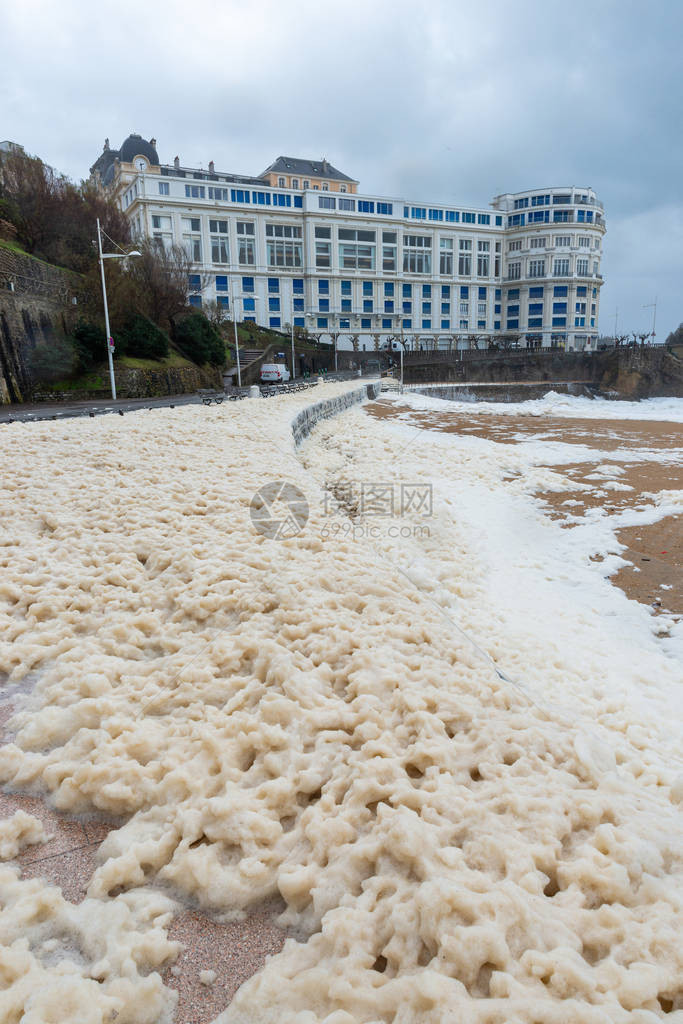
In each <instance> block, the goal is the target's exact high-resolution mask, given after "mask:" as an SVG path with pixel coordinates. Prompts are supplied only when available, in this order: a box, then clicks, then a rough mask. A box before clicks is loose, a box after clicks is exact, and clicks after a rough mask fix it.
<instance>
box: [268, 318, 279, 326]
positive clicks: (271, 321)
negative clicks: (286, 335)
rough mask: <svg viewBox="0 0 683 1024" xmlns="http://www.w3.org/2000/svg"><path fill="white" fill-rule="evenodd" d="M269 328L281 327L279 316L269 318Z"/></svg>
mask: <svg viewBox="0 0 683 1024" xmlns="http://www.w3.org/2000/svg"><path fill="white" fill-rule="evenodd" d="M268 326H269V327H279V326H280V317H279V316H271V317H269V318H268Z"/></svg>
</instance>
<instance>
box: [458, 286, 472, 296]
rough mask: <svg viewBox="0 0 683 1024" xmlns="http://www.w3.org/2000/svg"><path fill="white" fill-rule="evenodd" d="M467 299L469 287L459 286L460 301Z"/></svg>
mask: <svg viewBox="0 0 683 1024" xmlns="http://www.w3.org/2000/svg"><path fill="white" fill-rule="evenodd" d="M469 297H470V287H469V285H467V284H461V285H460V298H461V299H469Z"/></svg>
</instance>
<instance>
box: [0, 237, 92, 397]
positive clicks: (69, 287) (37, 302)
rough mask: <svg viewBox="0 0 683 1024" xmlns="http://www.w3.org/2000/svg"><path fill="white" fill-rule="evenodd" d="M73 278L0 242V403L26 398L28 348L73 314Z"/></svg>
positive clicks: (59, 329) (28, 391)
mask: <svg viewBox="0 0 683 1024" xmlns="http://www.w3.org/2000/svg"><path fill="white" fill-rule="evenodd" d="M76 283H77V278H76V277H75V275H73V274H71V273H70V272H69V271H68V270H60V269H59V268H58V267H52V266H50V265H49V264H47V263H43V262H41V261H40V260H36V259H33V258H32V257H31V256H26V255H23V254H22V253H16V252H14V251H13V250H12V249H9V248H6V247H5V246H3V245H0V404H3V403H7V402H22V401H27V400H28V399H30V397H31V391H32V382H31V378H30V374H29V369H28V363H29V356H30V353H31V350H32V349H33V348H35V346H36V345H38V344H39V343H41V342H44V341H47V342H49V341H51V340H52V338H53V337H54V336H55V333H57V332H60V333H61V332H65V331H66V330H67V329H68V326H69V324H70V323H71V321H72V320H73V319H74V318H75V317H76V316H77V314H78V306H74V305H73V304H72V299H73V298H74V297H75V295H76V293H75V285H76Z"/></svg>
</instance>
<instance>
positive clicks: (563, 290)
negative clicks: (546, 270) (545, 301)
mask: <svg viewBox="0 0 683 1024" xmlns="http://www.w3.org/2000/svg"><path fill="white" fill-rule="evenodd" d="M566 295H567V286H566V284H556V285H555V287H554V288H553V297H554V298H556V299H561V298H564V297H566Z"/></svg>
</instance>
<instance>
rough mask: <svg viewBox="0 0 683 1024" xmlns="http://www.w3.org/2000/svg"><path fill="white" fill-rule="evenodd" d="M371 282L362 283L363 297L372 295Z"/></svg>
mask: <svg viewBox="0 0 683 1024" xmlns="http://www.w3.org/2000/svg"><path fill="white" fill-rule="evenodd" d="M373 294H374V292H373V288H372V281H363V295H373Z"/></svg>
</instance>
